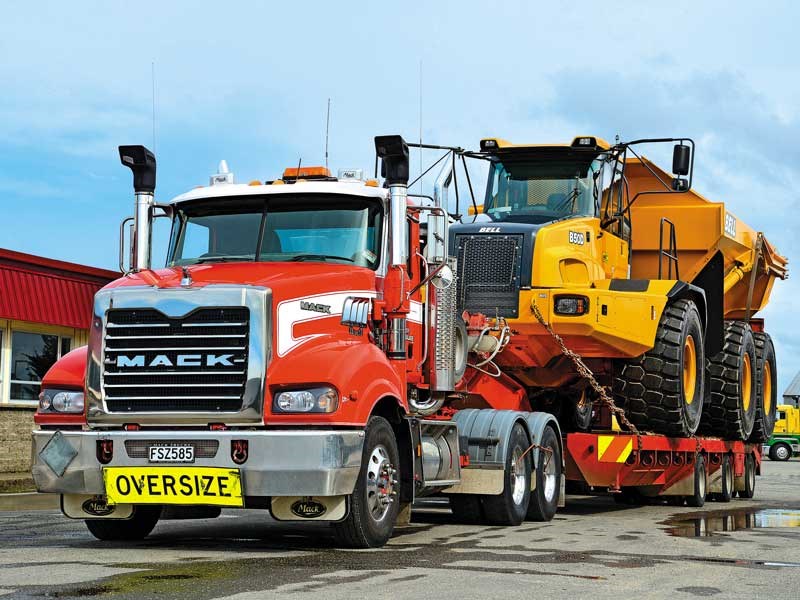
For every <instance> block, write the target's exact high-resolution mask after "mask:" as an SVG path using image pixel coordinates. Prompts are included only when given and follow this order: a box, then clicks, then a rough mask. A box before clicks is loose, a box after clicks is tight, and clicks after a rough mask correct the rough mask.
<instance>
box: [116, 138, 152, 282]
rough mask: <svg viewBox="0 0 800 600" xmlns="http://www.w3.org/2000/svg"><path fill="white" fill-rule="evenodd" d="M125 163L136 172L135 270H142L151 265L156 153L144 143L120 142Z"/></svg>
mask: <svg viewBox="0 0 800 600" xmlns="http://www.w3.org/2000/svg"><path fill="white" fill-rule="evenodd" d="M119 159H120V161H121V162H122V165H123V166H125V167H128V168H129V169H130V170H131V171H132V172H133V191H134V193H135V194H136V204H135V208H134V220H133V223H134V225H133V231H134V233H133V240H132V242H133V252H132V264H131V270H132V271H142V270H146V269H149V268H150V265H151V256H150V252H151V250H150V249H151V245H152V244H151V242H152V235H153V234H152V232H153V227H152V219H153V204H154V200H153V194H154V193H155V190H156V157H155V155H154V154H153V153H152V152H150V150H148V149H147V148H145V147H144V146H120V147H119Z"/></svg>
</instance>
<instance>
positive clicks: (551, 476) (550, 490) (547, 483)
mask: <svg viewBox="0 0 800 600" xmlns="http://www.w3.org/2000/svg"><path fill="white" fill-rule="evenodd" d="M555 497H556V461H555V460H553V454H547V455H546V456H545V466H544V499H545V500H547V501H548V502H552V501H553V498H555Z"/></svg>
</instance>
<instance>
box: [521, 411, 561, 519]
mask: <svg viewBox="0 0 800 600" xmlns="http://www.w3.org/2000/svg"><path fill="white" fill-rule="evenodd" d="M539 445H540V446H541V448H540V450H539V458H538V461H537V462H538V464H537V465H536V470H535V471H534V473H533V476H534V477H535V478H536V487H535V488H534V490H533V491H532V492H531V501H530V504H529V506H528V514H527V519H528V520H529V521H550V520H552V518H553V517H554V516H555V514H556V510H558V500H559V496H560V494H561V463H562V460H561V446H560V445H559V443H558V435H556V432H555V431H553V428H552V427H545V429H544V432H543V433H542V440H541V443H540V444H539ZM542 448H549V449H550V452H546V451H544V450H542Z"/></svg>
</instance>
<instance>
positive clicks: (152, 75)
mask: <svg viewBox="0 0 800 600" xmlns="http://www.w3.org/2000/svg"><path fill="white" fill-rule="evenodd" d="M150 83H151V84H152V91H153V94H152V99H153V152H155V151H156V61H152V62H151V63H150Z"/></svg>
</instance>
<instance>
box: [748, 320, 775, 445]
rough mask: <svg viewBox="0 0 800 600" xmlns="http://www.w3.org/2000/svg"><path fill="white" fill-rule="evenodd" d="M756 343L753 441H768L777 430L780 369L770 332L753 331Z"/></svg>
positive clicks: (751, 439)
mask: <svg viewBox="0 0 800 600" xmlns="http://www.w3.org/2000/svg"><path fill="white" fill-rule="evenodd" d="M753 341H754V342H755V345H756V418H755V424H754V425H753V433H752V434H751V435H750V440H749V441H751V442H756V443H758V442H766V441H767V440H768V439H769V438H770V437H772V432H773V431H774V430H775V408H776V406H777V402H778V379H777V377H778V369H777V365H776V363H775V346H774V345H773V344H772V338H771V337H770V336H769V334H768V333H753Z"/></svg>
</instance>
